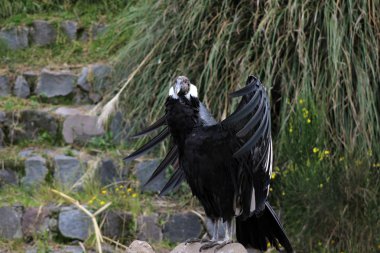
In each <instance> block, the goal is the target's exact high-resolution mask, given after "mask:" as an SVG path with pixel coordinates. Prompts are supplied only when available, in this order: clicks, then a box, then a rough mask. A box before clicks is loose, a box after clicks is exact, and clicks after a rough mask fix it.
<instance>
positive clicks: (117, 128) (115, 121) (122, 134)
mask: <svg viewBox="0 0 380 253" xmlns="http://www.w3.org/2000/svg"><path fill="white" fill-rule="evenodd" d="M109 131H110V132H111V133H112V139H113V142H114V143H115V144H121V143H122V142H123V140H125V138H126V136H127V124H126V122H125V121H124V119H123V114H122V113H121V112H116V113H115V115H114V116H113V118H112V120H111V124H110V126H109Z"/></svg>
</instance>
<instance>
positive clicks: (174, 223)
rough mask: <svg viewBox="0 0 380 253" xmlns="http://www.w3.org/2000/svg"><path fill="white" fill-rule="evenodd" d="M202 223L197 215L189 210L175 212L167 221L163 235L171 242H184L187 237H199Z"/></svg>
mask: <svg viewBox="0 0 380 253" xmlns="http://www.w3.org/2000/svg"><path fill="white" fill-rule="evenodd" d="M201 231H202V224H201V222H200V219H199V217H198V216H197V215H195V214H193V213H190V212H187V213H180V214H174V215H173V216H171V217H170V218H169V220H168V222H166V224H165V226H164V229H163V235H164V239H166V240H168V241H170V242H184V241H185V240H187V239H191V238H199V236H200V235H201Z"/></svg>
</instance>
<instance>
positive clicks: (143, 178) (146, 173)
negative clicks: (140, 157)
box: [135, 159, 167, 192]
mask: <svg viewBox="0 0 380 253" xmlns="http://www.w3.org/2000/svg"><path fill="white" fill-rule="evenodd" d="M159 163H160V160H158V159H156V160H151V161H144V162H140V163H138V164H137V165H136V167H135V174H136V177H137V179H138V180H139V182H140V187H141V190H142V191H143V192H159V191H161V190H162V188H163V187H164V186H165V184H166V181H167V180H166V178H165V173H162V174H161V175H159V176H157V177H156V178H155V179H154V180H153V181H152V182H150V183H149V184H148V185H145V186H144V184H145V183H146V182H147V181H148V179H149V178H150V176H151V175H152V173H153V171H154V170H155V169H156V168H157V166H158V165H159Z"/></svg>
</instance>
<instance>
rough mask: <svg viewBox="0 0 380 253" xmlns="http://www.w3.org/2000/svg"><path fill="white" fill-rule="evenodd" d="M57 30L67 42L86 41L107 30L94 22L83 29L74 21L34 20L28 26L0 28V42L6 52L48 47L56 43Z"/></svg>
mask: <svg viewBox="0 0 380 253" xmlns="http://www.w3.org/2000/svg"><path fill="white" fill-rule="evenodd" d="M59 30H60V31H62V32H63V34H64V35H65V36H66V38H67V39H68V40H69V41H73V40H80V41H88V40H94V39H96V38H98V37H99V36H100V35H102V34H103V33H104V32H105V31H106V30H107V25H106V24H104V23H95V22H94V23H93V24H91V26H89V27H84V26H82V25H80V24H79V23H78V22H77V21H75V20H64V21H61V22H60V23H59V24H58V23H55V22H49V21H46V20H34V21H32V22H31V23H30V25H21V26H14V27H4V28H1V27H0V42H2V43H4V44H5V46H6V47H7V49H8V50H20V49H25V48H27V47H30V46H32V45H36V46H38V47H43V46H48V45H52V44H55V43H56V42H57V34H58V33H59V32H60V31H59Z"/></svg>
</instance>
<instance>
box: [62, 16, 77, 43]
mask: <svg viewBox="0 0 380 253" xmlns="http://www.w3.org/2000/svg"><path fill="white" fill-rule="evenodd" d="M61 29H62V31H63V32H64V33H65V34H66V36H67V37H68V38H69V39H70V40H76V39H77V31H78V22H75V21H72V20H65V21H63V22H62V23H61Z"/></svg>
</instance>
